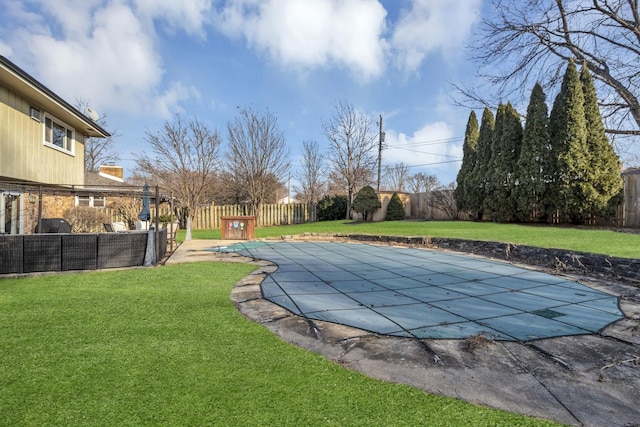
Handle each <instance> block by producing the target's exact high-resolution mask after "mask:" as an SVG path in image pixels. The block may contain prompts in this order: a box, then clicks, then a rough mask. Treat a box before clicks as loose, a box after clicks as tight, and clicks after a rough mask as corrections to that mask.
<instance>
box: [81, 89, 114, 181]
mask: <svg viewBox="0 0 640 427" xmlns="http://www.w3.org/2000/svg"><path fill="white" fill-rule="evenodd" d="M75 107H76V109H77V110H78V111H80V112H81V113H82V114H84V115H85V116H88V112H89V101H88V100H86V99H77V100H76V105H75ZM95 122H96V124H97V125H98V126H100V127H101V128H103V129H106V128H107V127H108V126H109V124H108V123H107V119H106V116H102V117H100V118H99V119H98V120H96V121H95ZM109 133H110V134H111V135H110V136H108V137H107V138H91V137H89V138H86V139H85V140H84V169H85V170H86V171H89V172H98V169H99V168H100V165H104V164H106V163H110V162H117V161H118V160H120V153H118V152H116V151H114V148H113V145H114V142H115V138H117V137H118V136H119V135H117V134H116V132H113V131H112V132H109Z"/></svg>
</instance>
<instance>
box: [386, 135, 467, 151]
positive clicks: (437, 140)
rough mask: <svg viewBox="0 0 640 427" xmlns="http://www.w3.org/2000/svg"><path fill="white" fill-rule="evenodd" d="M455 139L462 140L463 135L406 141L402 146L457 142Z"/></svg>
mask: <svg viewBox="0 0 640 427" xmlns="http://www.w3.org/2000/svg"><path fill="white" fill-rule="evenodd" d="M457 141H464V137H462V136H456V137H452V138H444V139H430V140H426V141H414V142H411V143H408V144H404V146H409V147H416V146H422V145H439V144H447V143H449V142H457ZM390 147H391V146H390ZM393 147H394V148H401V147H396V146H393Z"/></svg>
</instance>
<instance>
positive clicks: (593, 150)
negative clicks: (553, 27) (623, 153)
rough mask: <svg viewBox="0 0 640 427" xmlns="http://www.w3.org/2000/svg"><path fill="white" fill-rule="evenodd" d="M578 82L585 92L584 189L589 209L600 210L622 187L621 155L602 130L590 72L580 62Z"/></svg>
mask: <svg viewBox="0 0 640 427" xmlns="http://www.w3.org/2000/svg"><path fill="white" fill-rule="evenodd" d="M580 82H581V83H582V91H583V94H584V115H585V120H586V126H587V147H588V150H589V155H590V158H589V161H590V166H589V167H588V168H587V171H586V178H587V179H586V180H585V182H584V184H583V190H582V191H583V193H584V194H585V196H588V198H589V199H590V200H591V205H592V209H591V213H592V214H594V215H597V214H601V213H603V212H604V211H605V210H606V208H607V205H608V202H609V200H610V199H611V198H612V197H614V196H616V195H617V194H618V193H619V192H620V190H621V189H622V187H623V181H622V177H621V176H620V159H619V158H618V155H617V154H616V152H615V151H614V149H613V147H612V146H611V144H610V143H609V140H608V139H607V136H606V134H605V131H604V125H603V123H602V116H601V115H600V108H599V107H598V97H597V95H596V88H595V85H594V84H593V79H592V77H591V73H589V68H588V67H587V66H586V64H583V66H582V71H581V73H580Z"/></svg>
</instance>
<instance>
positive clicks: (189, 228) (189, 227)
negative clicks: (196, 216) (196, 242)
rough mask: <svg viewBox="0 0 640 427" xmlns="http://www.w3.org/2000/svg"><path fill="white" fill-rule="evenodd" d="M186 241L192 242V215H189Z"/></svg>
mask: <svg viewBox="0 0 640 427" xmlns="http://www.w3.org/2000/svg"><path fill="white" fill-rule="evenodd" d="M184 240H191V214H187V235H186V236H185V238H184Z"/></svg>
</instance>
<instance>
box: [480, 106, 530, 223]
mask: <svg viewBox="0 0 640 427" xmlns="http://www.w3.org/2000/svg"><path fill="white" fill-rule="evenodd" d="M521 145H522V123H521V122H520V117H519V116H518V112H517V111H516V110H515V109H514V108H513V106H512V105H511V103H507V104H506V105H504V104H500V105H499V106H498V112H497V113H496V124H495V128H494V131H493V145H492V147H491V160H490V162H489V170H488V171H487V179H488V183H487V193H486V198H485V205H484V206H485V209H486V210H487V213H488V215H489V217H490V218H491V219H492V220H494V221H502V222H504V221H512V220H513V219H514V216H515V211H516V201H515V193H514V188H515V185H516V182H515V175H514V171H515V170H516V168H517V160H518V158H519V156H520V146H521Z"/></svg>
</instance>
